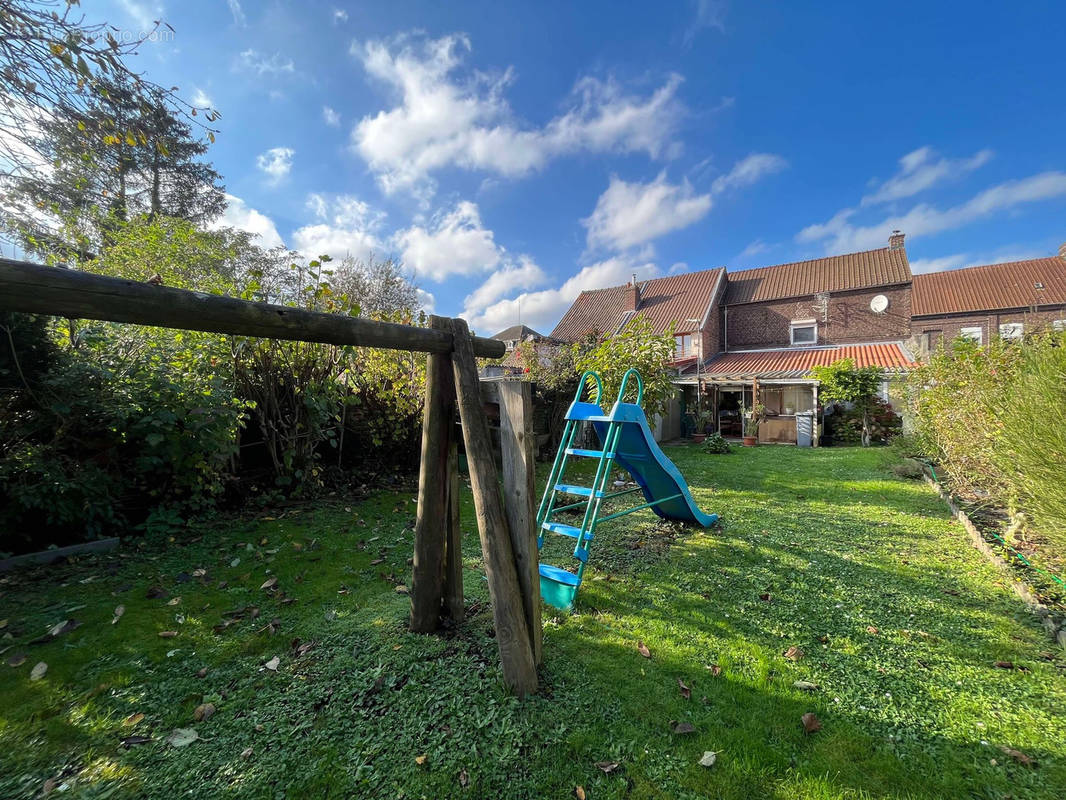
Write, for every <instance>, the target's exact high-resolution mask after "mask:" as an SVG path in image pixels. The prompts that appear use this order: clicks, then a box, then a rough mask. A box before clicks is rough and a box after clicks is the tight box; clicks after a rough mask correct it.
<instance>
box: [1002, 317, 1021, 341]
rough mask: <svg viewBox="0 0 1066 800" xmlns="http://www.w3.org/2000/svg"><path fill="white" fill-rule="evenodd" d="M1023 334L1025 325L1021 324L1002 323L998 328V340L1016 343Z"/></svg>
mask: <svg viewBox="0 0 1066 800" xmlns="http://www.w3.org/2000/svg"><path fill="white" fill-rule="evenodd" d="M1024 332H1025V325H1024V324H1023V323H1021V322H1004V323H1003V324H1002V325H1000V326H999V338H1000V339H1007V340H1008V341H1011V342H1017V341H1019V340H1020V339H1021V338H1022V334H1023V333H1024Z"/></svg>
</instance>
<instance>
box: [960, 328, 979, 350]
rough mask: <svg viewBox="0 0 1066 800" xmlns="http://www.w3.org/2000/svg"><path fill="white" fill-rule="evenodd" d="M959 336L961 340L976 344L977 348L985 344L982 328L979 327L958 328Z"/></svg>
mask: <svg viewBox="0 0 1066 800" xmlns="http://www.w3.org/2000/svg"><path fill="white" fill-rule="evenodd" d="M959 336H961V337H962V338H963V339H969V340H970V341H973V342H977V344H978V345H979V346H980V345H983V344H984V343H985V329H984V328H982V327H981V326H980V325H973V326H967V327H965V328H959Z"/></svg>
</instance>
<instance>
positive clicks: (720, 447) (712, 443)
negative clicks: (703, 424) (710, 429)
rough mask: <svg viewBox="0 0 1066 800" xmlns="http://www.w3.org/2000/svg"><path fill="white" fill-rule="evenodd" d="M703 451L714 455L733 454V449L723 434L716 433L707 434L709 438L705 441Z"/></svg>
mask: <svg viewBox="0 0 1066 800" xmlns="http://www.w3.org/2000/svg"><path fill="white" fill-rule="evenodd" d="M703 451H704V452H705V453H713V454H724V453H732V452H733V447H732V445H730V444H729V442H727V441H726V440H725V437H724V436H722V434H720V433H717V432H715V433H709V434H707V438H706V439H704V440H703Z"/></svg>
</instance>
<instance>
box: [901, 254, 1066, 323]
mask: <svg viewBox="0 0 1066 800" xmlns="http://www.w3.org/2000/svg"><path fill="white" fill-rule="evenodd" d="M1037 284H1043V288H1041V289H1038V288H1036V285H1037ZM1034 305H1039V306H1044V305H1066V260H1064V259H1062V258H1034V259H1031V260H1029V261H1010V262H1008V263H1006V264H990V265H988V266H983V267H969V268H967V269H954V270H949V271H946V272H931V273H928V274H926V275H915V276H914V290H913V293H912V296H911V313H912V314H913V315H914V316H916V317H919V316H930V315H936V314H960V313H965V312H967V311H993V310H996V309H1004V308H1029V307H1031V306H1034Z"/></svg>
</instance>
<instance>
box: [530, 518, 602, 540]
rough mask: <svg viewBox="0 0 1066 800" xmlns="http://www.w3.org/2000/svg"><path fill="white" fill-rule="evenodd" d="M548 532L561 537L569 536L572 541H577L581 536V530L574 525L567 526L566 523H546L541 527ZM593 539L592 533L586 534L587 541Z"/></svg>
mask: <svg viewBox="0 0 1066 800" xmlns="http://www.w3.org/2000/svg"><path fill="white" fill-rule="evenodd" d="M540 527H541V528H543V529H544V530H546V531H551V532H552V533H557V534H559V535H560V536H569V537H570V538H571V539H576V538H577V537H578V536H580V535H581V528H575V527H574V526H573V525H567V524H566V523H565V522H545V523H543V524H542V525H541V526H540ZM590 539H592V534H591V533H586V534H585V541H586V542H587V541H589V540H590Z"/></svg>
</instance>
